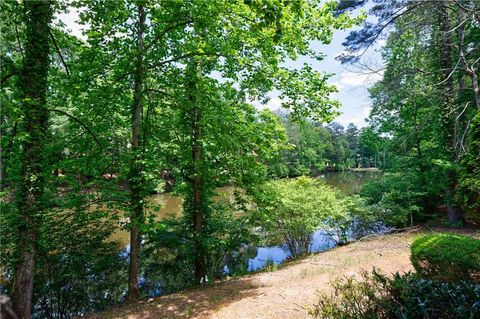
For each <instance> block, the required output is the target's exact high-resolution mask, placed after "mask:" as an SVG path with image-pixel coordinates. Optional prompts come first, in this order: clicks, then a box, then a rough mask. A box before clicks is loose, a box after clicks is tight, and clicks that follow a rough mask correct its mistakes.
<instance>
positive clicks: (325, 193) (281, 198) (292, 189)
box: [255, 176, 349, 257]
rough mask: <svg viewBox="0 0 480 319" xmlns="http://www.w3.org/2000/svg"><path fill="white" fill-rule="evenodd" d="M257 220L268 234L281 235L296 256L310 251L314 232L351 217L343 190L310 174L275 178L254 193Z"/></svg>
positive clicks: (272, 235) (276, 236)
mask: <svg viewBox="0 0 480 319" xmlns="http://www.w3.org/2000/svg"><path fill="white" fill-rule="evenodd" d="M255 197H256V202H257V205H258V209H257V212H256V220H257V222H258V224H259V226H260V227H261V228H262V230H263V231H264V232H265V233H267V237H271V238H282V239H283V241H284V242H285V244H286V246H287V248H288V250H289V252H290V253H291V255H292V256H293V257H298V256H301V255H304V254H307V253H309V252H310V248H311V242H312V236H313V233H314V232H315V231H316V230H318V229H322V228H326V227H328V225H327V222H328V221H330V220H344V219H347V218H349V214H348V207H347V203H346V201H345V200H344V197H343V195H342V194H341V193H339V192H338V191H337V190H335V189H334V188H332V187H329V186H327V185H325V183H323V182H322V181H321V180H319V179H314V178H310V177H305V176H302V177H299V178H295V179H283V180H273V181H270V182H268V183H266V184H265V185H263V186H262V187H259V191H258V192H257V193H256V194H255Z"/></svg>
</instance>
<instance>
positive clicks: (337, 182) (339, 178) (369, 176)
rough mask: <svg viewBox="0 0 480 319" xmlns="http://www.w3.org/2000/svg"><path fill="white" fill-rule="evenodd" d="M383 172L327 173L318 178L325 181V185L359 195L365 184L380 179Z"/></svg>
mask: <svg viewBox="0 0 480 319" xmlns="http://www.w3.org/2000/svg"><path fill="white" fill-rule="evenodd" d="M381 176H382V172H381V171H378V170H369V171H345V172H326V173H321V174H320V175H319V176H318V177H319V178H321V179H323V180H325V183H327V184H328V185H331V186H335V187H336V188H338V189H339V190H341V191H342V192H343V193H345V194H355V193H359V192H360V190H361V188H362V186H363V184H365V183H368V182H370V181H373V180H375V179H378V178H379V177H381Z"/></svg>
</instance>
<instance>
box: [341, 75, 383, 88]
mask: <svg viewBox="0 0 480 319" xmlns="http://www.w3.org/2000/svg"><path fill="white" fill-rule="evenodd" d="M382 78H383V72H378V73H356V72H349V71H346V72H343V73H341V74H340V80H339V81H338V84H340V85H343V87H346V86H352V87H355V86H370V85H372V84H374V83H375V82H377V81H380V80H381V79H382Z"/></svg>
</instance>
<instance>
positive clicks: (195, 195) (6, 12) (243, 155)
mask: <svg viewBox="0 0 480 319" xmlns="http://www.w3.org/2000/svg"><path fill="white" fill-rule="evenodd" d="M0 6H1V7H0V14H1V19H0V20H1V22H0V29H1V36H2V39H1V42H2V46H1V52H0V58H1V95H0V98H1V100H0V101H1V104H2V110H1V123H2V135H1V149H2V157H1V161H2V162H1V165H0V167H1V189H2V197H1V199H2V209H1V218H0V221H1V223H0V227H1V230H2V245H1V258H2V282H4V283H5V284H4V285H2V292H6V293H7V294H9V295H11V296H12V302H13V308H14V310H15V311H16V312H17V314H18V315H19V316H20V317H22V318H29V317H30V316H31V310H32V309H33V310H34V312H35V313H36V315H39V316H46V317H52V318H69V317H72V316H74V315H80V314H84V313H87V312H90V311H93V310H95V309H99V308H102V307H105V306H108V305H111V304H113V303H115V302H120V301H122V300H124V299H126V300H127V301H129V302H132V301H135V300H136V299H138V298H139V297H140V296H141V295H142V294H144V295H146V294H149V293H150V292H151V291H154V290H158V289H160V290H164V291H169V290H173V288H172V287H173V283H174V282H175V281H176V280H177V279H178V278H179V277H180V276H176V275H177V274H176V273H174V272H171V271H169V270H168V269H167V268H169V269H173V270H174V271H177V272H178V269H179V267H180V268H181V269H182V270H185V271H182V272H179V275H180V273H181V274H182V275H183V278H182V279H181V280H179V281H178V283H177V286H176V289H178V288H181V287H184V286H188V285H192V284H197V285H198V284H204V283H206V282H207V279H208V278H212V277H218V276H220V275H222V274H223V272H222V271H223V269H222V267H223V265H225V264H227V265H228V266H229V268H232V269H231V270H232V271H235V269H234V268H235V267H236V266H235V265H236V263H233V262H232V260H233V259H238V258H240V257H238V255H235V256H234V255H232V254H233V252H234V251H237V252H238V251H240V250H241V249H242V247H243V245H244V244H245V243H249V242H251V240H250V239H249V237H251V236H252V235H251V228H250V226H247V225H246V221H245V222H244V221H243V220H242V219H241V218H239V217H238V216H237V214H238V213H239V211H240V210H241V209H240V208H239V206H242V205H243V203H242V201H241V200H240V197H241V196H239V197H238V198H239V200H238V201H237V203H233V204H232V205H233V206H234V207H233V208H232V207H228V205H230V204H228V205H227V206H222V205H220V206H217V205H216V204H215V203H214V200H213V198H214V195H215V192H216V189H217V187H219V186H224V185H234V186H236V187H239V188H242V189H244V190H245V191H247V192H248V191H250V189H251V188H254V187H255V185H257V184H260V183H261V182H263V181H264V180H266V179H267V178H268V177H271V175H272V174H271V171H270V167H271V165H273V163H275V162H276V161H277V160H278V158H280V157H281V155H282V152H283V151H284V150H286V149H288V145H287V143H286V142H287V137H286V134H285V132H284V128H283V127H282V126H281V125H280V124H279V119H278V118H277V117H276V116H275V115H274V114H273V113H271V112H270V111H260V110H258V109H256V108H254V107H253V106H252V105H251V102H252V101H261V102H262V101H263V102H266V100H267V96H268V94H269V92H272V91H274V90H275V91H276V92H278V93H279V94H280V97H281V98H282V100H283V101H284V105H283V106H284V108H285V109H288V110H289V111H290V114H291V117H292V118H293V119H295V120H298V121H300V120H301V119H309V120H311V121H315V122H325V121H330V120H332V119H333V117H334V116H335V115H336V114H338V112H337V108H338V106H339V103H338V102H337V101H334V100H333V99H331V96H330V95H331V93H334V92H335V91H336V89H335V87H334V86H332V85H330V84H329V83H328V82H327V81H328V79H329V78H330V76H331V75H329V74H325V73H322V72H317V71H315V70H314V69H313V68H312V66H311V65H310V64H304V65H303V66H302V67H301V68H298V69H293V68H288V67H286V66H285V62H286V61H292V60H296V59H298V58H299V57H308V58H310V59H311V60H312V61H315V60H319V59H322V58H323V55H322V53H321V52H316V51H315V50H312V49H311V48H310V43H311V42H312V41H319V42H320V43H324V44H328V43H329V42H330V41H331V38H332V34H333V31H334V30H335V29H344V28H348V27H350V26H352V25H353V24H355V23H357V22H359V21H360V20H361V18H362V17H359V18H351V17H350V16H349V14H341V15H338V14H336V12H335V10H334V9H335V2H334V1H328V2H324V1H305V2H296V1H293V2H285V1H234V2H229V1H227V2H225V1H205V0H192V1H161V2H158V1H149V0H124V1H90V0H88V1H83V0H80V1H23V2H18V1H2V2H1V4H0ZM73 11H77V12H79V21H78V23H79V24H80V26H81V28H83V30H82V32H81V33H82V34H81V36H80V37H77V36H74V35H73V34H72V32H71V31H70V30H68V29H67V28H66V26H65V25H64V24H63V23H62V21H61V19H62V17H61V13H71V12H73ZM164 187H166V188H169V189H170V190H172V191H174V192H175V194H178V195H180V196H181V197H182V198H183V216H182V218H181V219H180V220H168V221H165V222H162V223H160V222H158V221H157V220H155V218H154V212H155V211H156V210H157V209H158V207H154V206H155V205H153V204H152V203H150V202H149V201H148V195H150V194H153V193H156V192H159V191H162V190H163V188H164ZM244 218H245V220H248V216H244ZM120 230H124V231H128V232H129V233H130V245H129V246H128V248H127V250H126V251H125V252H122V251H121V250H122V249H121V248H119V247H118V243H116V242H115V241H114V240H113V239H112V237H113V234H115V233H116V232H118V231H120ZM252 241H253V239H252ZM158 252H165V254H164V255H163V257H165V258H166V259H162V260H161V261H160V262H159V259H158V258H157V257H158V256H159V255H158ZM173 261H175V262H173ZM127 264H128V266H127ZM234 264H235V265H234ZM156 265H161V267H156ZM180 265H181V266H180ZM127 268H128V270H127ZM109 269H110V271H108V270H109ZM112 269H115V271H112ZM160 271H165V272H162V273H160ZM172 276H173V277H172ZM175 276H176V277H175ZM172 278H173V279H172ZM34 283H35V284H34ZM142 285H143V286H144V287H141V286H142ZM159 285H161V286H162V287H161V288H158V286H159ZM149 287H150V288H149ZM32 296H33V298H32ZM92 300H95V301H94V302H92Z"/></svg>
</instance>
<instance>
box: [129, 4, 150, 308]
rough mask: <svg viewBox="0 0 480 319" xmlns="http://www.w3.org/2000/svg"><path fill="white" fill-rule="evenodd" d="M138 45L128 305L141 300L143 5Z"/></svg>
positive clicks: (140, 15)
mask: <svg viewBox="0 0 480 319" xmlns="http://www.w3.org/2000/svg"><path fill="white" fill-rule="evenodd" d="M137 10H138V21H137V35H136V37H137V45H136V57H135V78H134V92H133V108H132V140H131V147H132V149H131V151H132V159H131V163H130V176H129V188H130V210H131V212H130V213H131V215H130V263H129V270H128V295H127V301H128V302H132V301H135V300H138V299H139V297H140V290H139V287H138V268H139V267H138V265H139V252H140V242H141V233H140V230H139V226H140V225H142V224H143V223H144V219H145V218H144V213H143V208H144V207H143V200H144V198H143V197H144V194H143V178H142V164H141V159H142V153H143V151H142V147H141V138H140V137H141V126H142V113H143V103H142V94H143V72H144V68H143V56H144V41H143V36H144V31H145V19H146V13H145V9H144V7H143V5H142V4H139V5H138V7H137Z"/></svg>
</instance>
